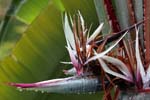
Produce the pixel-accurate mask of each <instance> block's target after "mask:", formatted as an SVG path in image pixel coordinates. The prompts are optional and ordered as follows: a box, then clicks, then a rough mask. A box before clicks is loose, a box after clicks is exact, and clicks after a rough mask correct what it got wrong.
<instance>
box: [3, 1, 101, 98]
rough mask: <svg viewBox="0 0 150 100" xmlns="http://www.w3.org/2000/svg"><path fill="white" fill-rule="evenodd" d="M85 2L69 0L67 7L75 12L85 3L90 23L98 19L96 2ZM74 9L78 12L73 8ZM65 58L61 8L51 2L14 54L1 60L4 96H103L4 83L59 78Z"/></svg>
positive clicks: (16, 47)
mask: <svg viewBox="0 0 150 100" xmlns="http://www.w3.org/2000/svg"><path fill="white" fill-rule="evenodd" d="M83 1H84V0H83ZM83 1H80V0H77V1H73V2H72V4H71V5H69V3H68V2H67V3H68V5H69V6H68V7H67V6H65V7H66V8H67V9H68V11H70V13H74V11H75V10H78V8H76V7H80V5H82V7H83V8H84V10H81V11H82V12H83V15H84V16H85V15H86V16H85V18H86V20H88V19H89V20H88V23H87V24H89V23H92V22H93V23H95V22H98V21H97V19H96V18H97V17H96V13H95V9H94V5H93V3H92V4H88V3H86V4H87V5H84V4H81V3H83ZM75 2H78V3H75ZM84 2H85V1H84ZM90 2H91V1H90ZM63 3H64V2H63ZM65 4H66V3H65ZM88 5H91V6H88ZM70 8H71V9H74V11H72V10H69V9H70ZM88 11H93V12H92V17H91V13H88ZM93 15H94V16H93ZM96 25H97V24H95V25H94V27H96ZM65 59H68V54H67V53H66V49H65V37H64V31H63V25H62V16H61V11H59V10H58V9H57V8H56V7H55V6H54V5H53V4H49V6H48V7H47V8H46V9H45V10H44V11H42V12H41V14H40V15H39V16H38V17H37V18H36V19H35V20H34V21H33V22H32V23H31V25H29V27H28V28H27V30H26V31H25V33H24V34H23V36H22V37H21V39H20V40H19V42H18V43H17V44H16V46H15V47H14V49H13V52H12V53H11V54H10V56H8V57H7V58H5V59H3V60H2V61H1V62H0V99H1V100H16V99H18V100H45V99H46V100H58V99H62V98H63V99H65V100H70V98H71V99H72V100H76V99H78V100H82V99H91V100H99V99H101V97H100V94H94V95H88V94H87V95H80V96H79V95H58V94H46V93H45V94H42V93H39V92H37V93H36V92H26V91H23V92H19V91H18V90H16V89H15V88H12V87H9V86H6V84H4V83H6V82H36V81H42V80H47V79H52V78H56V77H59V76H60V75H61V74H62V69H63V67H62V66H63V65H62V64H60V63H59V62H60V61H64V60H65ZM8 94H9V95H8Z"/></svg>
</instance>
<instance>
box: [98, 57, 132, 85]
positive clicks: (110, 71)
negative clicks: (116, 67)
mask: <svg viewBox="0 0 150 100" xmlns="http://www.w3.org/2000/svg"><path fill="white" fill-rule="evenodd" d="M98 61H99V62H100V64H101V66H102V68H103V70H104V71H105V72H106V73H109V74H111V75H113V76H116V77H119V78H121V79H124V80H127V81H130V82H131V81H132V80H130V79H129V78H128V77H127V76H125V75H122V74H120V73H117V72H114V71H112V70H111V69H110V68H109V67H108V66H107V64H106V63H105V62H104V61H103V60H102V59H100V58H99V59H98Z"/></svg>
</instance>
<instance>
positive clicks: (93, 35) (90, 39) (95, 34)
mask: <svg viewBox="0 0 150 100" xmlns="http://www.w3.org/2000/svg"><path fill="white" fill-rule="evenodd" d="M103 24H104V23H101V24H100V25H99V26H98V28H97V29H96V30H95V31H94V33H93V34H92V35H91V36H90V38H89V39H88V41H87V43H90V42H91V41H92V40H94V39H95V37H96V36H97V35H98V34H99V33H100V32H101V30H102V27H103Z"/></svg>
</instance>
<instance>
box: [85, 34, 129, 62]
mask: <svg viewBox="0 0 150 100" xmlns="http://www.w3.org/2000/svg"><path fill="white" fill-rule="evenodd" d="M127 33H128V32H126V33H124V34H123V35H122V36H121V37H120V39H119V40H118V41H117V42H116V43H115V44H113V45H112V46H110V47H109V48H108V49H106V50H105V51H103V52H101V53H99V54H97V55H95V56H93V57H91V58H90V59H88V60H87V61H86V62H85V64H87V63H88V62H90V61H92V60H96V59H98V58H101V57H103V56H104V55H106V54H107V53H108V52H109V51H111V50H112V49H113V48H114V47H115V46H116V45H117V44H118V43H119V42H120V41H121V40H122V38H123V37H124V36H125V35H126V34H127Z"/></svg>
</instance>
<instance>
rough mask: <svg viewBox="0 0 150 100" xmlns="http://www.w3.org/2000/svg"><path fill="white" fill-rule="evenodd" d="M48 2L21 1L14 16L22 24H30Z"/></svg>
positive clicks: (39, 0) (43, 0) (40, 0)
mask: <svg viewBox="0 0 150 100" xmlns="http://www.w3.org/2000/svg"><path fill="white" fill-rule="evenodd" d="M48 2H49V0H38V1H37V0H23V2H22V3H21V4H20V7H19V8H18V10H17V11H16V16H17V17H18V18H19V19H20V20H22V21H23V22H25V23H27V24H30V23H31V22H32V21H33V20H34V19H35V18H36V17H37V16H38V15H39V13H40V12H41V11H42V10H43V9H44V8H45V7H46V6H47V5H48Z"/></svg>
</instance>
